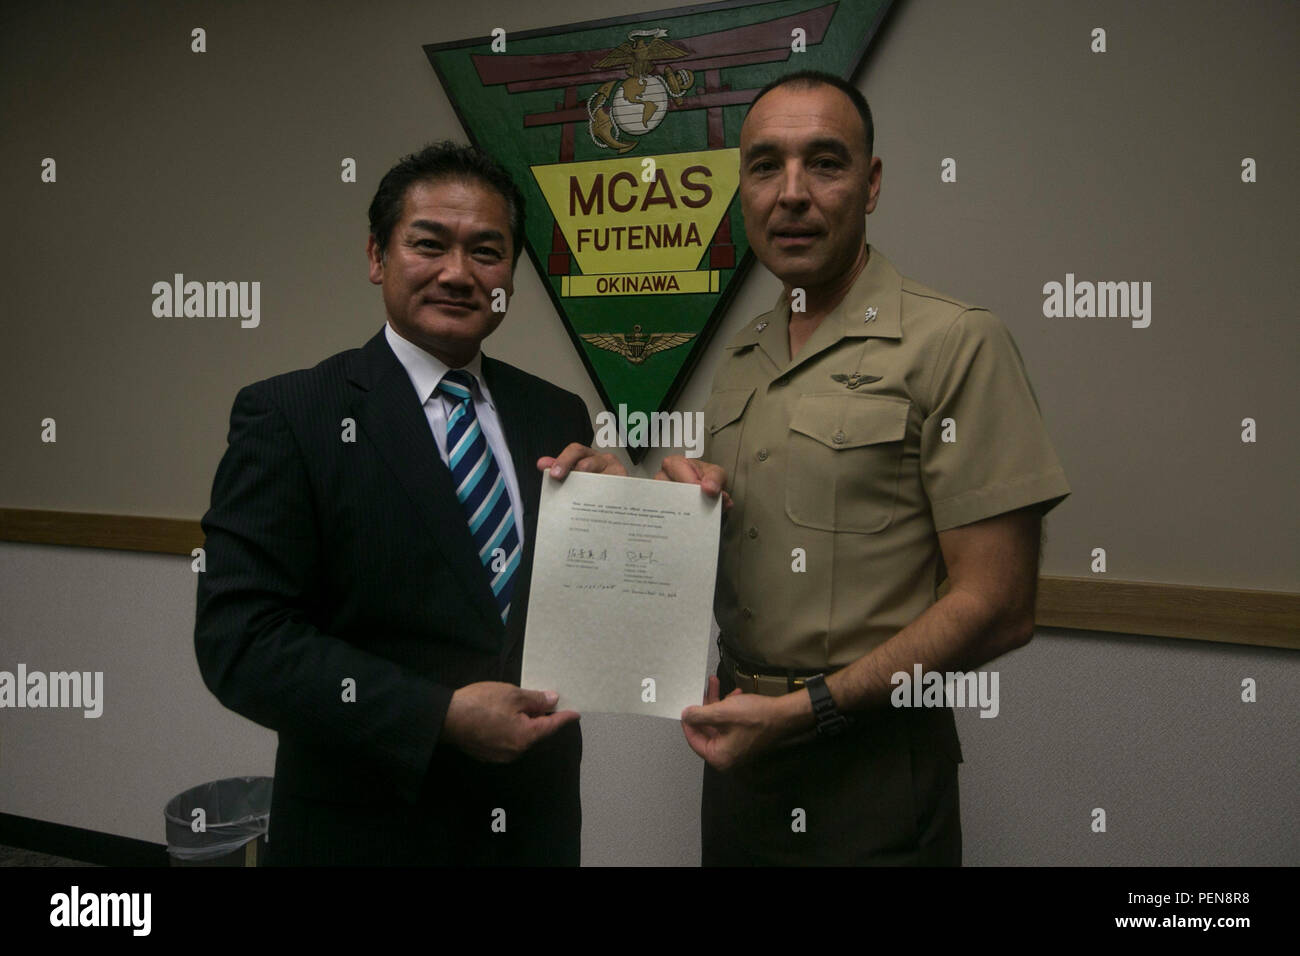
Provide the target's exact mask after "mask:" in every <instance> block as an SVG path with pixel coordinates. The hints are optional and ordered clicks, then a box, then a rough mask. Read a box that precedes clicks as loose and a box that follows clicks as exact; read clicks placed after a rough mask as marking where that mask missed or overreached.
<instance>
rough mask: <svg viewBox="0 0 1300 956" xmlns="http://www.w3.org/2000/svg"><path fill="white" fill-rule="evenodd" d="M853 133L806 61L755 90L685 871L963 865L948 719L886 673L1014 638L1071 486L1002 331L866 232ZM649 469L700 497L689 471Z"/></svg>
mask: <svg viewBox="0 0 1300 956" xmlns="http://www.w3.org/2000/svg"><path fill="white" fill-rule="evenodd" d="M872 137H873V130H872V128H871V117H870V111H869V109H868V108H867V104H866V102H865V100H863V99H862V96H861V94H860V93H858V91H857V90H856V89H855V88H853V87H852V86H850V85H849V84H846V83H844V81H842V80H840V79H839V78H837V77H833V76H829V75H826V74H808V73H804V74H794V75H792V76H790V77H785V78H783V79H781V80H778V81H776V82H775V83H774V84H772V85H771V86H769V87H768V88H767V89H765V90H763V91H761V92H760V93H759V95H758V97H757V98H756V99H755V101H754V103H753V104H752V106H751V107H750V111H749V113H748V115H747V117H746V119H745V124H744V126H743V128H742V131H741V140H740V163H741V180H740V192H741V201H742V206H743V211H744V216H745V229H746V233H747V235H748V237H749V242H750V244H751V246H752V247H753V249H754V252H755V254H756V255H757V256H758V258H759V260H760V261H761V262H762V263H763V265H765V266H766V267H767V268H768V269H770V270H771V271H772V272H773V273H775V274H776V275H777V276H778V277H779V278H780V279H781V280H782V282H783V283H784V285H785V289H784V291H783V293H782V295H781V296H780V298H779V300H778V302H777V304H776V306H775V307H774V308H773V310H772V311H770V312H768V313H766V314H764V315H762V316H760V317H758V318H757V319H755V320H754V321H753V322H751V323H750V324H749V325H748V326H746V328H745V329H744V330H743V331H742V332H741V333H740V335H738V336H737V337H736V338H735V339H734V340H733V341H732V342H731V343H730V344H729V345H728V346H727V350H726V356H725V357H724V358H723V359H722V363H721V365H720V367H719V370H718V372H717V375H716V378H715V379H714V383H713V393H712V396H711V397H710V399H709V402H708V405H707V408H706V411H705V423H706V426H707V428H708V432H709V437H708V440H707V444H706V447H705V454H704V458H705V459H706V460H707V461H708V462H711V463H714V464H716V465H720V466H721V467H722V468H724V469H725V470H726V475H727V482H726V487H727V491H728V492H729V493H730V495H731V498H732V500H733V502H734V505H733V507H732V508H731V510H730V511H729V512H728V514H727V516H726V520H725V521H724V524H723V531H722V552H721V559H720V565H719V574H718V590H717V596H716V599H715V613H716V616H717V619H718V624H719V626H720V627H721V631H722V635H721V639H720V645H721V650H722V663H721V665H720V667H719V671H718V677H716V678H713V677H711V678H710V679H709V690H708V693H707V695H706V701H705V706H701V707H691V708H688V709H687V710H686V711H685V712H684V713H683V728H684V730H685V733H686V737H687V740H688V742H689V743H690V745H691V746H692V748H694V749H695V750H696V752H697V753H699V754H700V755H701V756H702V757H704V759H705V760H706V762H707V764H706V767H705V780H704V801H703V803H704V806H703V828H702V835H703V855H704V862H705V864H706V865H709V864H745V863H785V864H805V863H806V864H828V863H830V864H833V863H911V864H918V863H922V864H923V863H938V864H960V862H961V829H960V813H959V808H958V799H957V764H958V763H959V762H960V761H961V749H960V745H959V742H958V739H957V733H956V728H955V725H954V722H953V717H952V711H951V710H950V709H948V708H947V707H945V706H938V707H929V708H909V709H903V708H899V707H894V706H892V705H891V701H890V697H891V692H892V691H893V690H894V684H893V683H892V682H891V677H892V675H894V674H895V673H897V672H900V671H901V672H904V673H906V674H907V675H909V677H911V676H912V675H913V666H914V664H917V663H919V664H920V665H921V666H922V668H923V669H924V671H927V672H929V671H937V672H941V673H942V672H950V671H970V670H973V669H975V668H978V667H979V666H980V665H982V664H984V663H985V662H987V661H989V660H991V659H993V658H995V657H997V656H999V655H1001V654H1003V653H1005V652H1006V651H1009V650H1012V649H1014V648H1016V647H1019V646H1021V645H1023V644H1025V643H1026V642H1028V640H1029V639H1030V637H1031V636H1032V633H1033V609H1034V596H1035V584H1036V581H1037V574H1038V548H1039V540H1040V520H1041V515H1042V514H1044V513H1045V512H1046V511H1048V510H1049V509H1050V508H1052V507H1053V506H1054V505H1056V504H1057V503H1059V502H1060V501H1061V500H1062V499H1063V498H1064V497H1065V496H1066V495H1067V494H1069V486H1068V485H1067V484H1066V480H1065V475H1064V473H1063V471H1062V469H1061V466H1060V463H1059V462H1058V461H1057V458H1056V455H1055V453H1054V452H1053V450H1052V446H1051V443H1050V441H1049V440H1048V437H1047V433H1046V430H1045V428H1044V426H1043V422H1042V419H1041V417H1040V415H1039V410H1038V405H1037V399H1036V398H1035V396H1034V393H1033V390H1032V388H1031V386H1030V384H1029V381H1028V379H1027V377H1026V375H1025V370H1024V367H1023V364H1022V362H1021V358H1020V354H1019V352H1018V351H1017V349H1016V346H1015V343H1014V342H1013V341H1012V339H1011V336H1010V335H1009V334H1008V332H1007V330H1006V328H1005V327H1004V326H1003V324H1002V323H1001V321H999V320H998V319H997V318H995V317H994V316H993V315H992V314H990V313H989V312H987V311H985V310H983V309H978V308H972V307H970V306H967V305H965V304H963V303H961V302H958V301H956V300H954V299H952V298H950V297H948V296H945V295H942V294H940V293H938V292H935V291H933V290H931V289H928V288H926V287H925V286H922V285H919V284H918V283H915V282H913V281H911V280H910V279H906V278H903V277H902V276H900V275H899V273H898V272H897V271H896V270H895V269H894V267H893V266H892V265H890V263H889V262H888V260H886V259H885V257H884V256H883V255H882V254H881V253H880V252H879V251H878V250H876V249H874V248H872V247H869V246H868V245H867V244H866V237H865V217H866V215H867V214H869V213H870V212H872V210H874V208H875V206H876V201H877V197H878V195H879V192H880V183H881V171H882V166H881V161H880V159H879V158H875V157H873V155H872V145H873V144H872ZM663 476H666V477H670V478H674V479H676V480H688V481H690V480H693V481H698V482H700V483H701V484H703V485H704V486H705V489H706V491H710V492H713V493H716V490H717V480H716V477H715V476H716V469H709V467H708V466H707V465H704V464H703V463H702V462H699V461H694V462H692V461H689V460H687V459H681V458H674V459H669V460H667V461H666V462H665V465H664V471H663ZM945 577H946V578H947V580H948V585H949V587H948V590H947V592H946V593H945V595H944V596H943V597H942V598H938V597H937V588H938V586H939V585H940V584H941V583H942V582H943V580H944V578H945ZM816 675H824V677H818V676H816ZM909 696H910V695H909ZM720 698H721V699H720Z"/></svg>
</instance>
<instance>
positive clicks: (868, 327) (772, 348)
mask: <svg viewBox="0 0 1300 956" xmlns="http://www.w3.org/2000/svg"><path fill="white" fill-rule="evenodd" d="M867 251H868V257H867V264H866V265H865V266H863V268H862V272H861V273H859V275H858V277H857V279H856V280H854V282H853V285H852V287H851V288H850V289H849V291H848V293H847V294H846V295H845V296H844V298H843V299H842V300H841V301H840V304H839V305H838V306H836V307H835V308H834V309H833V310H832V311H831V312H830V314H828V315H827V316H826V318H824V319H822V322H821V325H819V326H818V327H817V330H816V331H815V332H813V334H812V336H811V337H809V339H808V341H807V342H806V343H805V344H804V347H803V349H802V350H800V352H799V355H798V356H797V357H796V358H795V360H794V361H793V362H791V361H790V360H789V355H790V347H789V342H790V338H789V336H790V299H789V297H788V296H787V295H786V294H785V293H784V292H782V293H780V294H779V295H778V296H777V299H776V302H775V304H774V305H773V307H772V310H771V311H770V312H766V313H764V314H763V315H761V316H759V317H758V318H757V319H755V320H754V321H753V322H751V323H750V324H749V325H747V326H746V327H745V328H744V329H743V330H742V331H741V332H740V334H739V335H737V336H736V337H735V338H734V339H732V341H731V343H730V344H729V345H728V346H727V348H729V349H739V348H745V347H746V346H750V345H757V346H759V348H761V349H762V350H763V351H764V353H766V354H767V357H768V358H770V359H771V360H772V364H774V365H775V366H776V367H777V368H779V369H781V370H782V374H785V373H786V372H789V371H791V370H792V369H794V368H795V367H796V366H798V365H802V364H803V363H804V362H805V361H807V360H808V359H810V358H812V357H813V356H814V355H816V354H818V353H820V352H823V351H825V350H826V349H828V348H830V347H831V346H832V345H834V344H836V343H837V342H839V341H840V340H841V339H846V338H855V339H862V338H885V339H901V338H902V337H903V335H902V322H901V316H902V296H903V277H902V276H901V275H900V274H899V272H898V270H897V269H895V268H894V266H893V264H892V263H890V261H889V260H888V259H886V258H885V256H884V255H883V254H882V253H881V252H880V251H879V250H878V249H876V248H874V247H872V246H870V245H868V246H867Z"/></svg>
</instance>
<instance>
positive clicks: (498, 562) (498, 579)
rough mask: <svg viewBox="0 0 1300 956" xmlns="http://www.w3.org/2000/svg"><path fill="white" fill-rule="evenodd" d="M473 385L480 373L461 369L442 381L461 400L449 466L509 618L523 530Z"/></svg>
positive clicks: (453, 415)
mask: <svg viewBox="0 0 1300 956" xmlns="http://www.w3.org/2000/svg"><path fill="white" fill-rule="evenodd" d="M473 389H474V376H473V375H471V374H470V373H469V372H466V371H463V370H461V369H453V370H451V371H449V372H448V373H447V374H446V375H444V376H443V379H442V381H441V382H439V383H438V391H440V392H442V393H443V394H444V395H448V396H450V397H451V398H452V400H453V401H454V402H455V403H456V405H455V407H454V408H453V409H452V410H451V412H450V414H448V415H447V467H448V468H450V469H451V480H452V484H453V485H455V487H456V498H457V500H458V501H460V506H461V508H463V509H464V511H465V517H466V519H467V520H468V521H469V532H470V535H471V536H472V537H473V539H474V546H475V547H476V548H478V558H479V560H480V561H481V562H482V563H483V568H484V570H485V571H487V574H488V580H489V583H490V584H491V586H492V593H493V594H494V595H495V596H496V599H497V607H498V608H500V610H501V620H502V622H503V623H504V621H505V620H506V616H507V615H508V614H509V613H510V595H511V594H512V593H513V591H514V585H515V572H516V571H518V570H519V558H520V548H519V534H518V532H517V531H516V530H515V515H514V510H513V509H512V508H511V506H510V492H509V490H508V489H507V488H506V479H505V476H504V475H502V474H501V469H500V468H498V467H497V463H496V459H495V458H493V457H492V449H491V448H490V447H489V446H488V443H487V437H486V436H485V435H484V434H483V429H482V428H481V427H480V426H479V421H478V416H477V415H476V414H474V397H473Z"/></svg>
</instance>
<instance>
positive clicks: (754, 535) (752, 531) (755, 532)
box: [749, 526, 758, 538]
mask: <svg viewBox="0 0 1300 956" xmlns="http://www.w3.org/2000/svg"><path fill="white" fill-rule="evenodd" d="M749 536H750V537H751V538H757V537H758V529H757V528H755V527H753V526H751V527H750V529H749Z"/></svg>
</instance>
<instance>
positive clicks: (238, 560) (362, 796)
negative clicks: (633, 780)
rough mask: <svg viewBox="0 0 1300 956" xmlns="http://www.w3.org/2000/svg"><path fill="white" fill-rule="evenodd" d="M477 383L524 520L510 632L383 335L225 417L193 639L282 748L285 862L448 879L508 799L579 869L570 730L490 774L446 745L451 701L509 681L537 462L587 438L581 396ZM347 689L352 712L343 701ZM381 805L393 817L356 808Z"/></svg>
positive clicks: (524, 381)
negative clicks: (492, 410)
mask: <svg viewBox="0 0 1300 956" xmlns="http://www.w3.org/2000/svg"><path fill="white" fill-rule="evenodd" d="M483 375H484V378H485V379H486V380H487V384H488V387H489V389H490V390H491V392H492V398H493V401H494V403H495V404H496V407H497V410H498V412H499V413H500V417H501V423H502V427H503V430H504V432H505V437H506V442H507V444H508V445H509V447H510V452H511V457H512V459H513V461H514V468H515V474H516V475H517V477H518V481H519V490H520V493H521V497H522V499H523V508H524V527H525V542H526V543H525V552H524V555H523V558H522V562H521V566H520V572H519V578H518V580H517V584H516V590H515V596H514V598H513V604H512V608H511V614H510V622H509V625H508V626H503V625H502V623H501V620H500V617H499V614H498V611H497V608H496V604H495V601H494V599H493V597H492V593H491V590H490V588H489V586H488V581H487V576H486V574H485V573H484V571H483V569H482V566H481V564H480V563H479V561H478V557H477V552H476V549H475V547H474V545H473V541H472V539H471V537H470V533H469V529H468V527H467V526H466V521H465V516H464V514H463V513H462V511H461V509H460V505H459V503H458V502H457V501H456V497H455V493H454V491H453V488H452V483H451V475H450V473H449V472H448V470H447V467H446V465H445V464H444V463H443V462H442V459H441V458H440V457H439V454H438V448H437V445H436V444H435V442H434V439H433V436H432V434H431V433H430V431H429V425H428V421H427V419H426V418H425V414H424V411H423V409H422V408H421V406H420V403H419V400H418V398H417V396H416V393H415V390H414V389H413V388H412V386H411V382H410V379H409V378H408V377H407V374H406V370H405V369H404V368H403V367H402V365H401V363H400V362H398V360H397V358H396V356H394V355H393V352H392V350H391V349H390V348H389V346H388V343H387V342H386V341H385V339H384V334H383V329H382V328H381V329H380V331H379V333H378V334H376V335H375V336H374V337H373V338H372V339H371V340H370V341H369V342H367V343H366V345H365V346H364V347H363V348H360V349H352V350H350V351H347V352H342V353H340V354H338V355H335V356H333V357H331V358H328V359H326V360H325V361H323V362H321V363H320V364H319V365H317V366H316V367H315V368H312V369H306V370H302V371H297V372H290V373H288V374H285V375H278V376H276V377H274V378H270V379H267V380H265V381H262V382H258V383H256V384H254V385H249V386H247V387H246V388H244V389H242V390H240V392H239V394H238V395H237V396H236V398H235V404H234V410H233V411H232V412H231V417H230V434H229V439H228V440H229V447H228V448H227V450H226V453H225V456H224V458H223V459H222V461H221V464H220V466H219V467H218V469H217V474H216V478H215V480H214V482H213V488H212V505H211V508H210V509H209V511H208V512H207V514H206V515H204V517H203V522H202V523H203V530H204V532H205V533H206V535H207V540H206V559H207V563H206V567H207V570H206V572H205V573H202V574H200V575H199V584H198V605H197V617H196V623H195V632H194V638H195V647H196V651H197V654H198V661H199V667H200V670H201V671H202V674H203V679H204V681H205V682H206V684H207V686H208V687H209V688H210V689H211V690H212V692H213V693H214V694H216V696H217V697H218V698H219V699H220V700H221V702H222V703H223V704H225V705H226V706H227V707H229V708H231V709H232V710H234V711H236V712H238V713H240V714H243V715H244V716H245V717H248V718H249V719H251V720H254V721H256V722H257V723H259V724H262V725H264V726H266V727H270V728H272V729H274V730H276V731H277V732H278V733H279V749H278V751H277V755H276V771H275V774H276V777H275V788H274V792H275V804H274V805H273V808H272V823H271V833H270V839H271V853H272V856H273V858H276V857H277V856H278V859H279V861H281V862H287V861H295V862H311V861H320V862H331V861H336V862H344V861H354V862H365V861H370V860H373V861H376V862H385V861H387V862H420V861H421V860H430V859H432V860H436V861H441V862H459V861H460V860H461V857H460V855H459V854H458V852H453V851H451V850H448V847H457V846H462V844H463V841H464V837H465V834H463V833H461V832H460V831H461V830H464V829H465V828H466V827H468V828H469V829H470V830H472V831H476V832H477V831H478V830H479V829H481V830H482V832H484V833H487V832H488V830H487V827H488V816H487V814H488V813H490V811H491V809H492V808H493V807H495V806H498V805H501V806H504V805H505V804H506V803H508V802H509V800H508V799H507V798H506V797H503V796H501V793H502V792H503V791H505V792H507V793H509V794H514V795H515V796H513V797H511V798H510V799H514V800H515V804H514V805H515V806H517V807H519V808H520V810H519V813H518V814H516V817H517V818H518V819H521V820H522V819H523V818H526V817H527V813H526V812H525V809H526V808H524V807H523V805H522V803H521V802H520V801H523V800H525V799H526V798H528V795H529V794H530V793H531V792H532V791H534V790H537V789H538V788H541V789H545V790H547V791H548V792H549V794H550V795H549V797H548V799H553V800H556V801H559V802H558V803H557V804H555V805H554V806H548V807H546V808H543V809H542V810H539V811H538V819H539V820H541V819H542V818H545V819H551V820H552V822H554V823H556V825H557V826H559V825H562V827H561V828H562V829H564V831H565V832H564V833H563V834H555V833H551V834H549V835H545V836H546V840H547V841H550V842H552V843H554V841H555V840H557V839H561V840H567V839H569V838H570V836H571V838H572V839H573V840H574V841H575V843H574V849H573V854H572V856H573V859H572V860H571V862H576V839H577V834H576V832H573V833H572V834H570V833H569V832H568V831H569V830H572V829H573V823H574V819H576V817H575V815H576V813H577V806H576V801H577V784H578V781H577V777H578V773H577V765H578V759H579V756H580V753H581V739H580V737H579V735H578V733H577V731H576V726H574V727H571V728H566V730H569V731H572V732H571V733H562V734H560V735H557V737H556V738H553V740H554V741H556V742H555V743H553V744H552V745H549V746H548V747H544V748H535V750H534V751H530V754H529V755H528V757H527V758H526V759H524V760H521V761H519V762H518V763H517V764H512V765H509V766H507V767H505V768H488V767H485V765H482V764H478V763H476V762H475V761H472V760H470V759H469V758H468V757H465V756H464V755H462V754H460V753H459V752H458V751H454V750H453V749H452V748H450V747H448V746H446V745H445V744H444V745H440V744H439V734H440V730H441V727H442V722H443V718H444V716H445V714H446V711H447V705H448V702H449V700H450V698H451V694H452V691H453V690H454V689H455V688H457V687H460V686H463V685H465V684H468V683H472V682H475V681H482V680H499V681H508V682H513V683H517V682H518V679H519V669H520V661H521V657H522V649H523V634H524V622H525V618H526V616H527V610H528V591H529V579H530V575H531V571H532V546H533V542H534V540H535V538H536V521H537V505H538V500H539V495H540V492H541V481H542V475H541V474H540V473H539V472H538V470H537V467H536V461H537V459H538V458H539V457H541V456H542V455H554V454H558V453H559V452H560V450H561V449H563V448H564V446H565V445H567V444H568V443H569V442H573V441H578V442H582V443H583V444H590V443H591V438H592V429H591V423H590V419H589V417H588V415H587V409H586V406H585V405H584V403H583V402H582V400H581V399H580V398H578V397H577V396H576V395H573V394H571V393H569V392H566V391H563V390H562V389H559V388H557V387H555V386H554V385H551V384H549V383H547V382H545V381H543V380H541V379H539V378H536V377H535V376H532V375H529V374H527V373H525V372H522V371H520V370H519V369H516V368H514V367H512V366H510V365H506V364H505V363H502V362H497V361H494V360H492V359H489V358H487V357H486V356H484V358H483ZM349 419H350V420H351V421H352V422H354V423H355V429H354V430H355V440H352V441H347V440H345V438H346V437H348V435H347V431H346V429H347V428H348V420H349ZM348 681H354V682H355V701H348V700H345V688H346V687H347V686H348V685H347V682H348ZM480 784H482V787H480V789H479V790H476V789H475V788H476V787H479V785H480ZM470 795H473V799H472V800H471V799H470ZM466 800H469V803H466V802H465V801H466ZM484 803H486V804H487V805H489V806H488V809H487V810H484V809H483V804H484ZM380 806H382V807H386V808H387V810H385V811H383V812H382V813H381V812H377V811H376V810H374V809H372V810H369V811H365V810H361V809H360V808H365V807H371V808H375V807H380ZM480 813H482V814H483V815H481V816H480ZM308 816H310V820H308V819H307V817H308ZM367 817H372V818H374V820H375V824H374V825H373V826H370V825H368V824H366V823H365V822H364V820H365V818H367ZM381 817H382V819H381ZM395 821H396V822H395ZM421 821H423V822H424V823H423V824H422V823H421ZM480 823H481V827H480ZM425 824H427V825H425ZM541 825H542V824H541V823H535V824H534V827H535V828H536V826H541ZM412 827H416V828H420V827H422V829H421V830H420V832H419V833H415V832H411V830H412ZM516 830H518V827H516ZM534 836H542V834H534ZM497 842H498V844H500V843H502V842H504V841H501V840H499V839H498V841H497ZM471 855H472V854H471ZM566 860H567V857H566Z"/></svg>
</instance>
